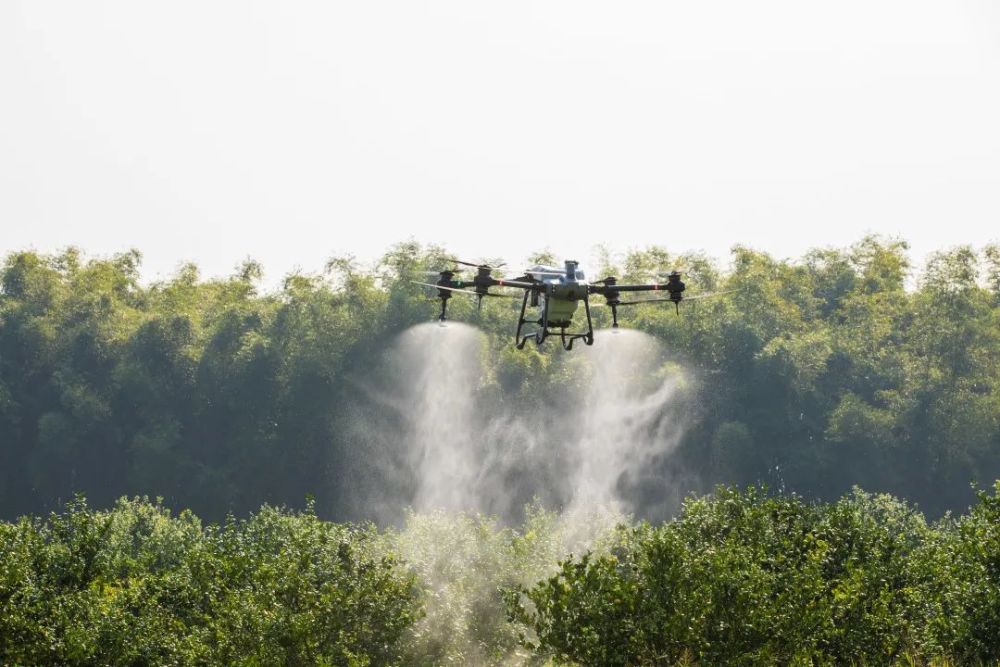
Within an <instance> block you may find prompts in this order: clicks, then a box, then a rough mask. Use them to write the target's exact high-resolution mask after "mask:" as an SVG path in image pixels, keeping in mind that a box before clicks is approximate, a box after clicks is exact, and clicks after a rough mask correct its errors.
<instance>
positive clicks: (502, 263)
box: [449, 257, 507, 270]
mask: <svg viewBox="0 0 1000 667" xmlns="http://www.w3.org/2000/svg"><path fill="white" fill-rule="evenodd" d="M449 259H450V260H451V261H452V262H455V263H456V264H461V265H463V266H471V267H474V268H477V269H491V270H492V269H499V268H500V267H502V266H507V263H506V262H500V263H499V264H497V265H496V266H490V265H489V264H483V263H479V264H476V263H474V262H465V261H462V260H460V259H455V258H454V257H451V258H449Z"/></svg>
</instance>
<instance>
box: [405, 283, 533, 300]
mask: <svg viewBox="0 0 1000 667" xmlns="http://www.w3.org/2000/svg"><path fill="white" fill-rule="evenodd" d="M410 282H411V283H413V284H414V285H423V286H424V287H433V288H434V289H443V290H448V291H449V292H458V293H460V294H468V295H470V296H478V297H484V296H493V297H500V298H502V299H520V298H521V297H519V296H515V295H513V294H493V293H492V292H487V293H486V294H480V293H479V292H473V291H472V290H467V289H459V288H458V287H445V286H444V285H435V284H434V283H422V282H420V281H418V280H411V281H410Z"/></svg>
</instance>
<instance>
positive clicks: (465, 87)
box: [0, 0, 1000, 284]
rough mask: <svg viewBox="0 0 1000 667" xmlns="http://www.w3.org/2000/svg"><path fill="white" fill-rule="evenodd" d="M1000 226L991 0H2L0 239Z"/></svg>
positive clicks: (301, 244)
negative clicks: (641, 0)
mask: <svg viewBox="0 0 1000 667" xmlns="http://www.w3.org/2000/svg"><path fill="white" fill-rule="evenodd" d="M866 232H878V233H883V234H892V235H901V236H903V237H904V238H906V239H908V240H909V241H910V242H911V244H912V246H913V254H914V256H916V257H918V258H919V257H920V256H922V255H923V254H925V253H927V252H928V251H931V250H934V249H939V248H944V247H948V246H952V245H956V244H959V243H972V244H976V245H981V244H983V243H986V242H988V241H990V240H996V239H998V238H1000V3H997V2H996V1H995V0H926V1H925V0H903V1H899V2H882V1H878V0H862V1H857V0H841V1H838V2H823V3H819V2H807V1H804V0H791V1H788V2H772V1H768V0H760V1H755V2H747V1H746V0H732V1H723V0H688V1H686V2H681V1H679V0H657V1H653V2H639V1H635V2H630V1H625V2H600V3H598V2H585V1H582V0H568V1H562V2H545V1H540V0H528V1H516V0H507V1H505V2H495V3H489V4H485V3H479V2H472V1H471V0H454V1H440V2H421V1H419V0H405V1H399V2H388V1H385V2H380V1H364V2H359V1H355V2H335V1H332V0H324V1H321V2H294V1H289V0H282V1H280V2H279V1H278V0H272V1H270V2H253V1H248V0H239V1H236V0H232V1H222V0H216V1H211V0H198V1H195V0H171V1H170V2H164V1H159V2H150V1H148V0H104V1H101V0H87V1H86V2H80V1H78V0H65V1H62V2H55V1H52V0H0V253H6V252H9V251H11V250H18V249H24V248H35V249H38V250H43V251H49V250H55V249H59V248H61V247H64V246H66V245H69V244H76V245H79V246H81V247H82V248H83V249H84V250H85V251H87V252H89V253H96V254H107V253H111V252H115V251H120V250H124V249H126V248H128V247H137V248H139V249H140V250H142V251H143V253H144V255H145V258H146V261H145V273H146V275H147V276H148V277H150V278H155V277H159V276H164V275H168V274H169V273H171V272H172V271H173V270H174V269H175V268H176V267H177V265H178V264H179V263H180V262H181V261H182V260H192V261H195V262H197V263H198V264H199V265H200V266H201V267H202V268H203V271H204V273H205V274H207V275H219V274H228V273H230V272H231V271H232V269H233V267H234V266H235V265H236V264H238V263H239V262H240V261H241V260H242V259H243V258H245V257H247V256H252V257H254V258H256V259H259V260H260V261H262V262H263V263H264V265H265V269H266V271H267V276H268V282H271V283H272V284H273V282H276V281H277V280H278V279H279V278H280V276H281V275H283V274H284V273H285V272H287V271H289V270H292V269H293V268H295V267H301V268H302V269H305V270H307V271H313V270H319V269H320V268H321V267H322V265H323V263H324V261H325V260H326V259H327V258H329V257H330V256H332V255H334V254H344V253H350V254H354V255H356V256H358V257H359V258H361V259H370V258H373V257H375V256H377V255H379V254H381V253H382V251H384V250H385V249H387V247H388V246H389V245H390V244H392V243H394V242H397V241H402V240H406V239H408V238H415V239H417V240H419V241H422V242H433V243H439V244H444V245H446V246H447V247H449V248H450V249H452V250H453V251H454V252H455V253H456V254H458V255H460V256H464V257H468V258H472V259H479V258H481V257H484V256H489V257H496V256H502V257H505V258H507V259H508V260H511V261H513V262H519V261H521V260H522V259H523V258H524V257H525V256H526V255H527V254H529V253H530V252H532V251H535V250H538V249H542V248H545V247H549V248H551V249H552V250H553V251H555V252H556V254H557V255H561V256H563V257H566V258H577V259H581V260H584V261H586V260H587V259H588V258H589V257H590V256H591V248H592V247H593V246H594V245H595V244H599V243H603V244H606V245H608V246H610V247H611V248H612V249H616V250H624V249H627V248H629V247H636V246H644V245H647V244H660V245H665V246H667V247H668V248H670V249H673V250H676V251H682V250H696V249H700V250H704V251H707V252H709V253H710V254H712V255H715V256H717V257H719V258H720V259H723V260H724V259H726V258H727V257H728V250H729V248H730V247H731V246H732V245H733V244H735V243H739V242H742V243H745V244H748V245H751V246H754V247H758V248H761V249H764V250H767V251H769V252H772V253H774V254H776V255H778V256H782V257H785V256H797V255H799V254H801V253H802V252H803V251H804V250H806V249H807V248H809V247H813V246H818V245H823V246H826V245H837V246H841V245H848V244H850V243H851V242H853V241H856V240H858V239H859V238H860V237H861V236H862V235H863V234H865V233H866Z"/></svg>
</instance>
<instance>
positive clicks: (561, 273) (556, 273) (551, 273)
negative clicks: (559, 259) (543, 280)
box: [524, 269, 566, 276]
mask: <svg viewBox="0 0 1000 667" xmlns="http://www.w3.org/2000/svg"><path fill="white" fill-rule="evenodd" d="M524 273H525V275H531V276H565V275H566V272H565V271H532V270H531V269H525V270H524Z"/></svg>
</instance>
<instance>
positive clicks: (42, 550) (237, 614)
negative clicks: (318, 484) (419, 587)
mask: <svg viewBox="0 0 1000 667" xmlns="http://www.w3.org/2000/svg"><path fill="white" fill-rule="evenodd" d="M417 614H418V606H417V602H416V590H415V587H414V581H413V577H412V575H410V574H408V573H406V572H405V571H404V570H402V569H400V568H398V567H397V564H396V562H395V560H394V558H393V557H392V556H391V555H383V554H382V553H381V552H380V544H379V540H378V539H377V534H376V532H375V531H374V529H358V528H350V527H345V526H339V525H336V524H332V523H327V522H324V521H320V520H319V519H317V518H316V517H315V516H314V514H313V513H312V512H311V511H309V512H305V513H292V512H288V511H284V510H279V509H274V508H269V507H265V508H263V509H262V510H261V511H260V512H259V513H257V514H256V515H253V516H252V517H250V518H249V519H247V520H235V519H231V520H228V521H227V522H226V523H225V524H223V525H222V526H219V527H215V526H212V527H209V528H202V527H201V526H200V524H199V523H198V521H197V519H196V518H195V517H193V516H192V515H191V514H189V513H183V514H181V515H180V516H178V517H171V516H170V515H169V513H168V511H167V510H166V509H164V508H163V507H161V506H160V505H158V504H151V503H149V502H146V501H140V500H132V501H127V500H122V501H119V502H118V504H117V505H116V506H115V507H114V508H113V509H112V510H110V511H108V512H95V511H92V510H89V509H88V508H87V507H86V505H85V503H84V502H83V501H82V500H78V501H76V502H74V503H72V504H70V505H69V506H68V507H67V510H66V512H65V513H64V514H61V515H56V514H53V515H51V516H50V517H49V518H48V519H47V520H44V521H42V520H37V519H27V518H25V519H21V520H20V521H19V522H17V523H16V524H2V525H0V664H64V665H83V664H87V665H91V664H115V665H126V664H131V665H154V664H155V665H161V664H259V665H265V664H266V665H278V664H284V665H314V664H329V665H368V664H378V665H384V664H394V663H398V662H399V642H398V639H399V637H400V636H401V635H402V633H403V632H404V631H405V630H406V629H407V627H409V625H410V624H411V623H412V622H413V621H414V620H415V618H416V617H417Z"/></svg>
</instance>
